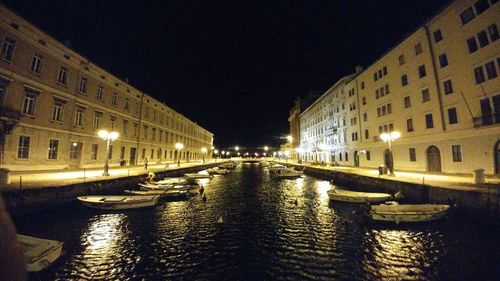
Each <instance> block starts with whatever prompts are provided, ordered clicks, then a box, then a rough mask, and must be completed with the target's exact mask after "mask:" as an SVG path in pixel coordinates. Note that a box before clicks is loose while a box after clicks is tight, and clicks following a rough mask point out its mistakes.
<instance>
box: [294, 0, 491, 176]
mask: <svg viewBox="0 0 500 281" xmlns="http://www.w3.org/2000/svg"><path fill="white" fill-rule="evenodd" d="M481 7H484V9H481ZM470 9H471V10H470ZM467 10H468V11H472V12H473V14H474V18H473V19H472V20H470V21H469V22H466V23H465V24H464V21H463V20H462V17H463V13H464V11H467ZM499 14H500V5H499V4H498V3H496V1H491V0H487V1H485V0H480V1H472V0H461V1H454V2H452V3H451V4H450V5H449V6H448V7H446V8H445V9H444V10H443V11H441V12H440V13H439V14H438V15H436V16H435V17H434V18H432V19H431V20H429V21H428V22H426V23H425V24H423V25H422V26H421V27H420V28H418V29H417V30H416V31H415V32H413V33H412V34H411V35H410V36H408V37H407V38H405V39H404V40H403V41H402V42H400V43H399V44H398V45H396V46H395V47H394V48H393V49H391V50H390V51H389V52H387V53H386V54H384V55H383V56H381V57H380V58H379V59H378V60H377V61H375V62H374V63H373V64H372V65H370V66H369V67H368V68H367V69H366V70H365V71H363V72H361V73H360V74H359V75H357V76H356V77H355V78H354V79H352V80H350V81H349V82H347V83H346V84H345V86H344V89H343V92H344V99H338V100H335V101H333V104H332V105H328V106H327V107H326V108H327V109H326V110H327V111H328V110H329V108H330V107H333V109H334V112H335V113H336V108H337V107H339V106H340V107H341V108H342V107H343V106H344V107H345V109H344V111H343V113H342V114H341V115H340V116H338V117H336V118H334V120H327V121H326V122H327V123H328V122H334V123H333V124H335V122H336V120H337V119H340V118H342V119H343V118H344V117H345V119H346V123H347V125H346V128H345V129H344V131H343V132H342V131H340V132H339V131H337V137H338V138H340V139H343V137H342V135H341V134H342V133H345V134H346V139H347V141H346V143H334V144H333V145H330V146H329V147H328V151H327V152H324V153H328V152H329V153H333V154H334V155H336V158H335V161H336V162H337V163H340V164H342V165H353V166H364V167H377V166H379V165H381V164H388V163H387V159H388V158H387V156H386V155H387V154H386V153H387V151H388V144H387V143H384V142H383V141H382V140H381V139H380V135H381V134H382V133H390V132H393V131H398V132H400V133H401V136H400V138H399V139H397V140H396V141H394V142H393V143H392V151H393V159H394V166H395V168H396V169H400V170H410V171H430V172H445V173H471V172H472V171H473V170H475V169H479V168H482V169H485V171H486V173H488V174H498V173H500V166H499V162H500V146H499V143H500V125H499V124H500V83H499V81H500V80H499V78H498V76H499V75H500V45H499V44H500V43H499V42H500V40H498V27H499V26H500V22H499V21H500V18H499V17H498V15H499ZM468 41H475V42H476V44H477V50H474V48H473V49H472V50H471V49H470V47H469V44H468ZM327 93H328V92H327ZM320 100H321V99H318V102H317V103H315V104H313V105H311V107H310V108H308V109H307V111H309V112H315V111H316V110H317V106H318V105H317V104H319V103H322V102H321V101H320ZM488 109H489V110H488ZM302 119H303V120H302ZM430 119H432V122H430ZM308 120H310V114H302V115H301V126H302V124H308V123H307V122H309V121H308ZM342 121H343V120H342ZM431 123H432V124H431ZM324 126H327V125H324ZM310 128H311V126H305V127H304V128H303V129H301V134H303V133H304V134H307V133H308V132H309V131H308V130H310ZM307 142H309V143H327V142H328V137H327V136H325V135H322V134H319V135H313V136H312V137H311V136H310V137H309V139H308V140H307ZM304 145H305V144H304ZM306 150H307V148H306ZM410 151H412V152H413V151H414V154H412V156H411V157H410V154H411V152H410ZM345 153H347V157H348V160H347V161H346V155H345ZM340 155H343V157H342V160H340V157H339V156H340ZM304 158H307V155H304ZM331 160H332V159H330V161H331Z"/></svg>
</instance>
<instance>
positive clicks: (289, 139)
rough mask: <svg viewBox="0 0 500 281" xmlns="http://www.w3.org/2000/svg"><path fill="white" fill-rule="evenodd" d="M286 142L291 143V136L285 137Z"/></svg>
mask: <svg viewBox="0 0 500 281" xmlns="http://www.w3.org/2000/svg"><path fill="white" fill-rule="evenodd" d="M286 140H287V141H288V142H289V143H291V142H292V141H293V137H292V136H290V135H288V136H286Z"/></svg>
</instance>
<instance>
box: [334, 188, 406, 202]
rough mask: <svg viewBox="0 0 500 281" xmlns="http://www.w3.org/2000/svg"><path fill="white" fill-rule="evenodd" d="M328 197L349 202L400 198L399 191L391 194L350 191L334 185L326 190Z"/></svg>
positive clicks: (382, 200) (383, 200)
mask: <svg viewBox="0 0 500 281" xmlns="http://www.w3.org/2000/svg"><path fill="white" fill-rule="evenodd" d="M328 197H329V198H330V200H333V201H342V202H351V203H381V202H385V201H388V200H394V199H397V198H400V197H401V192H398V193H396V194H395V195H392V194H389V193H378V192H360V191H351V190H345V189H338V188H335V187H334V188H332V189H330V190H328Z"/></svg>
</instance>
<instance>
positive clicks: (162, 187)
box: [139, 183, 198, 190]
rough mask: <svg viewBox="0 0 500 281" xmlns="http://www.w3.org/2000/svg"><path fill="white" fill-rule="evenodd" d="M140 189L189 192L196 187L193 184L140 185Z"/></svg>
mask: <svg viewBox="0 0 500 281" xmlns="http://www.w3.org/2000/svg"><path fill="white" fill-rule="evenodd" d="M139 186H140V188H141V189H143V190H189V189H192V188H196V187H198V185H195V184H186V185H182V184H154V183H140V184H139Z"/></svg>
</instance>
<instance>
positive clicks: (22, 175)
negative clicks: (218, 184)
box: [0, 161, 220, 190]
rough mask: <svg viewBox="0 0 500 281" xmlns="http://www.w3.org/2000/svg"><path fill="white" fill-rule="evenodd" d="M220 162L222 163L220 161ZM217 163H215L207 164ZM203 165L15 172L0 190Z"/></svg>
mask: <svg viewBox="0 0 500 281" xmlns="http://www.w3.org/2000/svg"><path fill="white" fill-rule="evenodd" d="M219 162H220V161H219ZM209 163H215V162H214V161H210V162H208V161H207V162H206V163H205V164H209ZM200 165H203V162H202V161H197V162H187V163H186V162H181V163H180V166H178V165H177V163H176V162H168V163H160V164H149V165H148V168H147V169H146V168H145V167H144V165H141V166H125V167H109V176H103V168H102V167H101V168H85V169H71V170H69V169H65V170H44V171H17V172H16V171H13V172H11V173H10V184H3V185H1V186H0V189H3V190H19V189H36V188H46V187H55V186H63V185H70V184H77V183H85V182H94V181H102V180H110V179H116V178H124V177H129V176H138V175H146V174H147V173H148V172H154V173H156V172H167V171H175V170H177V169H183V168H189V167H195V166H200Z"/></svg>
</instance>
